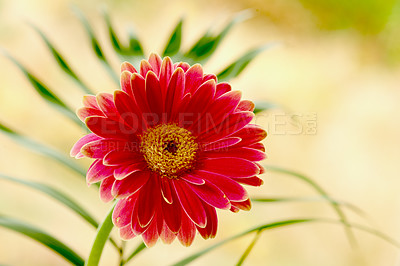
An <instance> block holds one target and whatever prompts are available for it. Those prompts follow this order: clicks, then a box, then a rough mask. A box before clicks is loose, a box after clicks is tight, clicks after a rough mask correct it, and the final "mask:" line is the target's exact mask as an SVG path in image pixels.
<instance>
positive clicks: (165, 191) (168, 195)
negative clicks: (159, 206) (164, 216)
mask: <svg viewBox="0 0 400 266" xmlns="http://www.w3.org/2000/svg"><path fill="white" fill-rule="evenodd" d="M170 183H171V182H170V181H169V180H168V178H161V179H160V185H161V195H162V197H163V199H164V200H165V201H166V202H167V203H168V204H171V203H172V201H173V198H172V188H171V184H170Z"/></svg>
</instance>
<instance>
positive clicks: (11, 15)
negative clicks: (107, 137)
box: [0, 0, 400, 266]
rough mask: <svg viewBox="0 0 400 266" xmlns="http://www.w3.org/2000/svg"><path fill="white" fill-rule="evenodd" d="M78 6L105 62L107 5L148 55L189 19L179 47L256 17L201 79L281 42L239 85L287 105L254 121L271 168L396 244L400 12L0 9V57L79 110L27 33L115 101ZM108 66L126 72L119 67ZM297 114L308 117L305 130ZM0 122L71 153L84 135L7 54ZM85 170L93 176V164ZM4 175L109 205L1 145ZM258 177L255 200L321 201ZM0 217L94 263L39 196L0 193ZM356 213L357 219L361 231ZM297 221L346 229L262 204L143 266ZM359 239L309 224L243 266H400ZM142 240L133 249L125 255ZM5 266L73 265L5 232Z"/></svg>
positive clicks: (292, 7)
mask: <svg viewBox="0 0 400 266" xmlns="http://www.w3.org/2000/svg"><path fill="white" fill-rule="evenodd" d="M72 3H75V4H76V5H78V6H79V7H80V8H82V9H83V11H84V12H85V14H87V15H88V17H89V18H90V21H91V22H92V25H94V28H95V30H96V33H97V34H98V35H99V36H100V39H101V40H103V42H102V43H104V44H106V45H104V46H105V50H106V52H109V51H110V50H111V47H109V43H108V42H106V41H105V40H106V38H107V34H106V31H105V28H104V22H103V21H102V19H101V16H100V15H99V9H100V8H101V7H102V5H106V6H107V7H108V8H109V9H110V13H111V15H112V17H113V22H114V24H115V25H116V26H117V29H118V30H119V33H121V34H122V33H124V32H125V29H126V26H127V25H129V24H134V26H135V29H136V32H137V34H138V36H139V38H140V40H141V41H142V42H143V46H144V48H145V52H146V54H147V55H148V54H149V53H150V52H152V51H157V52H162V50H163V47H164V45H165V43H166V41H167V38H168V36H169V34H170V32H171V31H172V29H173V28H174V26H175V24H176V23H177V21H178V20H179V19H180V18H181V17H182V16H183V17H184V18H185V24H184V29H183V35H184V40H183V45H184V47H187V48H189V47H190V46H191V44H192V43H193V41H194V40H196V38H198V37H199V36H200V35H201V34H202V33H204V31H205V30H206V29H207V28H208V27H209V26H212V27H213V29H217V30H218V29H220V28H221V27H222V26H223V25H224V23H226V22H227V21H228V20H229V18H231V17H232V15H233V14H234V13H236V12H238V11H240V10H243V9H247V8H252V9H253V10H254V13H255V15H254V17H253V18H251V19H249V20H247V21H245V22H243V23H242V24H240V25H238V26H237V27H236V28H235V29H234V30H233V31H232V32H231V33H230V34H229V35H228V36H227V38H226V39H225V40H224V42H223V44H222V46H221V47H220V48H219V49H218V50H217V53H216V55H215V56H214V57H213V59H212V60H211V61H209V63H207V64H206V65H205V66H204V67H205V70H206V72H208V73H213V72H218V71H219V70H221V69H222V68H223V67H224V66H226V65H227V64H228V63H230V62H231V61H233V60H234V59H236V58H237V57H238V55H240V54H241V53H244V52H245V51H247V50H249V49H251V48H254V47H256V46H258V45H262V44H265V43H270V42H277V43H278V45H277V46H275V47H274V48H273V49H270V50H268V51H266V52H264V53H262V54H261V55H260V56H258V57H257V58H256V59H255V60H254V61H253V62H252V63H251V64H250V65H249V66H248V68H247V69H245V71H244V73H243V74H242V75H241V76H240V77H239V78H237V79H235V80H233V81H232V82H231V83H232V85H233V87H234V89H239V90H242V91H243V95H244V97H245V98H247V99H252V100H264V101H270V102H273V103H276V104H277V105H278V106H281V107H282V108H279V109H274V110H271V111H268V112H264V113H261V114H260V115H259V117H258V118H257V123H259V124H261V125H263V126H264V127H266V128H267V130H268V132H269V136H268V137H267V139H266V141H265V144H266V148H267V153H268V159H267V161H266V163H267V164H268V165H277V166H282V167H285V168H288V169H292V170H296V171H299V172H302V173H305V174H307V175H308V176H311V177H313V178H314V179H315V180H316V181H317V182H318V183H319V184H320V185H322V186H323V187H324V188H325V189H326V190H327V191H328V192H329V193H330V194H331V195H332V196H333V197H334V198H336V199H339V200H344V201H347V202H351V203H353V204H355V205H357V206H359V207H360V208H362V209H363V210H365V211H366V213H367V214H368V216H369V217H370V220H372V222H373V223H372V226H373V227H374V228H377V229H380V230H382V231H384V232H386V233H387V234H389V235H390V236H392V237H393V238H396V239H398V240H400V227H399V224H400V196H399V188H400V179H399V177H400V175H399V165H400V141H399V137H400V1H398V0H397V1H396V0H383V1H378V0H369V1H362V0H353V1H346V0H340V1H333V0H329V1H317V0H286V1H279V0H271V1H263V0H242V1H239V0H237V1H229V0H214V1H211V0H203V1H183V0H171V1H162V0H151V1H121V0H120V1H111V0H109V1H94V0H90V1H67V0H59V1H48V0H35V1H31V0H16V1H11V0H0V46H1V47H4V48H6V49H7V50H8V51H9V52H10V53H11V54H13V55H15V57H16V58H17V59H19V60H20V61H21V62H22V63H24V64H25V65H26V66H27V67H28V68H29V69H30V70H32V71H33V72H34V73H35V74H36V75H37V76H38V77H39V78H41V79H43V80H45V81H46V83H47V84H48V85H49V86H50V87H51V88H53V89H54V91H55V92H57V93H58V94H59V95H60V97H62V99H65V101H66V102H67V103H68V104H69V105H70V106H72V107H73V108H78V107H79V106H80V105H81V98H82V93H81V91H80V90H79V89H77V88H76V86H75V84H74V83H73V82H71V80H69V79H68V77H66V76H65V75H63V73H61V72H60V71H59V69H58V66H57V64H56V63H55V61H54V60H53V58H52V57H51V56H50V54H49V53H48V51H47V48H46V47H45V45H44V43H43V42H42V40H41V39H40V38H39V37H38V35H37V34H36V33H35V32H34V31H33V30H32V29H31V28H30V27H29V26H28V25H27V22H33V23H34V24H36V25H37V26H39V27H40V28H41V29H42V30H43V31H44V32H45V33H46V34H47V35H48V36H49V38H50V40H52V41H53V42H54V43H55V45H56V47H57V48H59V50H61V51H62V52H63V54H64V55H65V57H66V58H67V59H68V62H69V63H70V64H71V66H72V67H73V69H75V70H77V71H78V73H79V75H80V77H82V79H83V80H84V81H85V82H86V83H88V84H90V87H91V88H92V89H94V90H95V91H96V92H100V91H103V92H104V91H105V92H112V91H113V90H115V89H117V87H116V86H115V85H114V83H113V82H112V80H111V79H110V78H109V77H108V76H107V73H106V72H105V71H104V69H103V68H102V67H101V65H100V64H98V62H97V60H96V58H95V56H94V54H93V52H92V51H91V50H90V45H89V42H88V40H87V38H86V36H85V32H84V30H83V29H82V27H81V25H80V24H79V22H78V20H77V19H76V18H75V17H74V15H73V14H72V12H71V10H70V5H71V4H72ZM107 55H108V56H109V58H110V59H111V60H112V62H113V65H114V67H115V69H118V68H119V65H118V60H117V58H116V57H113V55H112V53H107ZM292 116H296V117H298V118H299V121H300V124H297V127H296V126H294V125H293V124H294V123H293V120H291V117H292ZM310 117H311V118H310ZM0 121H1V122H4V123H5V124H7V125H8V126H10V127H11V128H14V129H16V130H18V131H19V132H21V133H23V134H25V135H29V136H31V137H33V138H35V139H37V140H39V141H41V142H42V143H46V144H49V145H52V146H54V147H56V148H58V149H59V150H61V151H63V152H66V153H68V152H69V149H70V147H71V146H72V145H73V143H74V142H75V141H76V140H77V139H78V138H79V137H80V136H81V135H83V134H84V133H85V132H83V130H82V129H80V128H78V127H76V126H75V125H74V124H73V123H72V122H71V121H69V120H67V119H66V118H65V117H64V116H62V115H61V114H59V113H58V112H56V111H54V109H52V108H51V107H49V106H48V105H47V104H46V103H45V102H44V101H43V100H42V99H41V98H40V97H39V96H38V95H37V94H36V93H35V92H34V90H33V89H32V88H31V86H30V84H29V83H28V82H27V81H26V79H25V78H24V76H23V75H22V73H21V72H20V71H19V70H18V69H17V68H16V67H15V66H14V65H13V64H12V63H10V61H9V60H7V59H6V58H4V57H3V56H0ZM310 121H312V122H316V127H315V129H316V130H315V131H314V128H311V129H310V128H309V127H310V125H309V124H308V122H310ZM79 163H81V164H82V166H84V167H87V166H88V165H89V163H90V160H87V159H83V160H81V161H80V162H79ZM0 172H2V173H5V174H9V175H13V176H17V177H20V178H25V179H28V180H35V181H41V182H44V183H46V184H50V185H52V186H54V187H56V188H58V189H60V190H62V191H64V192H65V193H67V194H68V195H70V196H71V197H73V198H74V199H77V200H78V201H79V202H80V203H81V204H82V205H83V206H85V207H86V208H87V209H89V210H90V211H91V213H93V214H94V215H95V217H97V219H98V220H101V219H103V217H104V215H105V214H106V213H107V211H108V209H109V208H110V206H111V205H110V204H104V203H102V202H101V201H100V200H99V197H98V193H97V191H96V189H95V188H93V187H90V188H87V186H86V184H85V182H84V181H83V180H82V179H81V178H80V177H78V176H77V175H76V174H75V173H73V172H72V171H70V170H69V169H66V168H64V167H63V166H60V165H59V164H57V163H56V162H54V161H51V160H49V159H47V158H45V157H43V156H40V155H36V154H33V153H32V152H30V151H28V150H26V149H25V148H23V147H21V146H19V145H17V144H15V143H14V142H13V141H11V140H9V139H8V138H7V137H6V136H4V135H2V134H0ZM263 179H264V181H265V184H264V186H262V187H261V188H255V189H249V191H250V193H251V195H253V196H260V197H261V196H262V197H273V196H311V197H312V196H315V195H316V193H315V191H313V190H312V189H311V188H310V187H308V186H307V185H305V184H304V183H301V182H300V181H299V180H296V179H294V178H291V177H286V176H282V175H278V174H276V173H267V174H265V175H264V176H263ZM0 213H1V214H7V215H10V216H12V217H17V218H20V219H22V220H24V221H28V222H30V223H32V224H34V225H36V226H38V227H40V228H42V229H45V230H46V231H48V232H50V233H52V234H53V235H55V236H56V237H58V238H59V239H60V240H62V241H64V242H65V243H67V244H69V245H70V246H72V247H73V248H74V249H75V250H77V251H78V253H79V254H81V255H82V256H84V257H87V254H88V253H89V250H90V245H91V243H92V240H93V237H94V233H95V232H94V230H93V228H92V227H90V226H88V225H87V224H86V223H85V222H84V221H82V220H81V219H80V218H79V217H77V216H76V215H75V214H74V213H72V212H71V211H69V210H67V209H65V208H64V207H63V206H61V205H59V204H58V203H55V202H53V201H52V200H49V198H47V197H45V196H43V195H42V194H39V193H37V192H35V191H32V190H30V189H27V188H25V187H21V186H18V185H14V184H11V183H8V182H5V181H0ZM348 213H349V217H350V220H351V221H353V222H357V223H364V224H365V221H364V220H363V219H362V218H359V217H358V216H356V215H353V214H352V213H351V212H348ZM298 217H331V218H335V219H336V218H337V217H336V216H335V213H334V212H333V211H332V209H331V207H330V206H329V205H328V204H327V203H326V202H307V203H254V204H253V209H252V211H250V212H248V213H245V212H240V213H239V214H231V213H228V212H219V220H220V226H219V232H218V235H217V237H216V239H215V240H208V241H204V240H202V239H201V237H200V236H198V237H197V238H196V240H195V242H194V244H193V245H192V247H190V248H184V247H182V246H180V244H179V243H177V241H176V242H175V243H173V244H172V245H171V246H166V245H164V244H162V243H158V244H157V245H156V247H154V248H152V249H150V250H146V251H144V252H143V253H142V254H140V255H139V256H138V257H137V258H135V261H136V265H168V264H171V263H173V262H175V261H177V260H179V259H180V258H183V257H184V256H186V255H189V254H191V253H192V252H195V251H197V250H199V249H201V248H203V247H206V246H208V245H211V244H214V243H216V242H217V241H219V240H222V239H224V238H226V237H228V236H230V235H232V234H234V233H238V232H241V231H243V230H245V229H247V228H250V227H253V226H255V225H260V224H263V223H267V222H271V221H275V220H279V219H285V218H298ZM113 233H114V234H115V233H116V232H113ZM356 236H357V239H358V242H359V249H358V250H352V249H351V247H350V245H349V244H348V241H347V239H346V236H345V234H344V231H343V228H342V227H341V226H340V225H331V224H304V225H296V226H291V227H286V228H282V229H277V230H273V231H266V232H264V233H263V235H262V236H261V238H260V239H259V241H258V243H257V245H256V246H255V248H254V250H253V251H252V253H251V254H250V256H249V258H248V259H247V260H246V262H245V265H276V266H286V265H310V266H314V265H315V266H317V265H318V266H320V265H324V266H338V265H340V266H346V265H348V266H354V265H356V266H358V265H360V266H363V265H365V266H376V265H396V263H398V262H399V260H398V254H399V251H398V250H397V249H396V248H394V247H393V246H391V245H390V244H388V243H387V242H384V241H383V240H381V239H379V238H377V237H375V236H372V235H369V234H366V233H364V232H360V231H356ZM251 239H252V238H251V237H244V238H242V239H240V240H237V241H233V242H231V243H229V244H227V245H225V246H223V247H221V248H219V249H217V250H215V251H213V252H211V253H210V254H208V255H206V256H204V257H202V258H200V259H199V260H197V261H195V262H194V263H193V265H233V264H235V263H236V262H237V260H238V259H239V257H240V256H241V253H242V252H243V251H244V249H245V248H246V246H247V245H248V244H249V242H250V241H251ZM139 241H140V240H139V239H134V240H132V241H130V242H128V243H127V250H128V251H129V250H130V249H133V248H134V247H135V246H136V245H137V244H138V243H140V242H139ZM116 261H117V254H116V253H115V252H114V250H113V249H112V248H111V246H109V245H107V246H106V251H105V253H104V254H103V257H102V260H101V263H102V265H116ZM0 264H6V265H68V264H67V263H66V262H65V261H63V260H62V259H61V258H60V257H58V256H57V255H55V254H53V253H52V252H51V251H49V250H48V249H46V248H44V247H42V246H41V245H39V244H37V243H35V242H33V241H32V240H30V239H27V238H26V237H23V236H21V235H18V234H16V233H14V232H11V231H8V230H5V229H3V228H0ZM134 264H135V262H132V265H134Z"/></svg>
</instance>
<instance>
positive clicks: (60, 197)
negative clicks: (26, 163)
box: [0, 173, 99, 228]
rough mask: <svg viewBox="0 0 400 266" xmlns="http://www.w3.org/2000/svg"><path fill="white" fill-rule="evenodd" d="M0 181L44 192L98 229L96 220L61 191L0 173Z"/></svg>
mask: <svg viewBox="0 0 400 266" xmlns="http://www.w3.org/2000/svg"><path fill="white" fill-rule="evenodd" d="M0 179H4V180H8V181H11V182H14V183H18V184H22V185H24V186H27V187H30V188H33V189H35V190H38V191H40V192H43V193H44V194H46V195H48V196H50V197H52V198H53V199H55V200H57V201H58V202H60V203H61V204H63V205H64V206H66V207H68V208H69V209H71V210H72V211H74V212H75V213H76V214H78V215H79V216H81V217H82V218H83V219H85V220H86V221H87V222H88V223H90V224H91V225H92V226H94V227H95V228H97V227H98V225H99V224H98V223H97V222H96V221H95V219H94V218H93V217H92V216H91V215H90V214H89V213H88V212H87V211H86V210H85V209H83V208H82V207H81V206H80V205H78V204H77V203H76V202H75V201H74V200H72V199H71V198H69V197H68V196H67V195H65V194H64V193H62V192H61V191H58V190H56V189H54V188H52V187H50V186H48V185H45V184H41V183H37V182H32V181H27V180H23V179H18V178H15V177H11V176H7V175H3V174H1V173H0Z"/></svg>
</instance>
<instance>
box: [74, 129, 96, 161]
mask: <svg viewBox="0 0 400 266" xmlns="http://www.w3.org/2000/svg"><path fill="white" fill-rule="evenodd" d="M100 139H102V138H101V137H99V136H97V135H95V134H93V133H90V134H87V135H85V136H83V137H82V138H80V139H79V140H78V141H77V142H76V143H75V144H74V146H73V147H72V149H71V151H70V155H71V157H75V158H76V159H78V158H82V157H84V155H83V154H82V153H81V149H82V147H83V146H84V145H86V144H88V143H90V142H92V141H96V140H100Z"/></svg>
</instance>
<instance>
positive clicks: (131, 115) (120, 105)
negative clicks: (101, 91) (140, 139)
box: [114, 91, 143, 134]
mask: <svg viewBox="0 0 400 266" xmlns="http://www.w3.org/2000/svg"><path fill="white" fill-rule="evenodd" d="M114 99H115V106H116V108H117V110H118V113H119V114H120V116H121V118H122V120H124V121H125V124H127V125H129V126H130V127H131V128H132V129H133V134H140V133H141V132H142V127H143V118H142V112H141V111H140V110H139V107H138V106H137V105H136V102H135V101H134V100H133V98H131V97H130V96H129V95H128V94H126V93H125V92H123V91H115V92H114Z"/></svg>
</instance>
